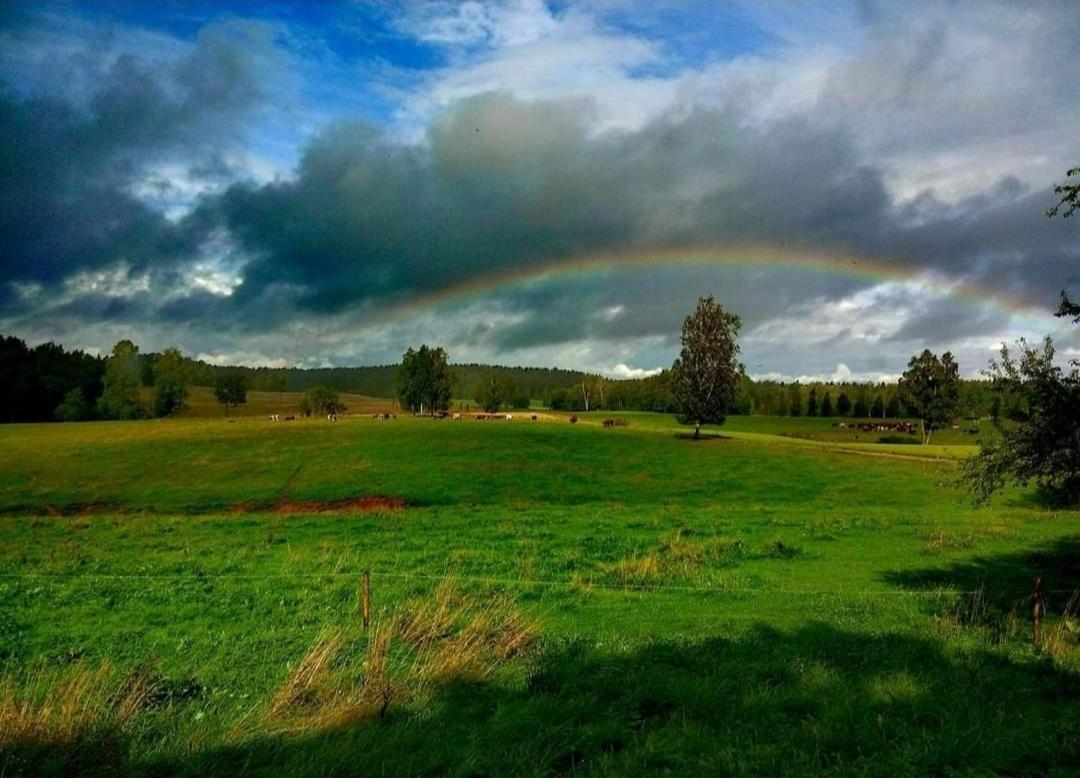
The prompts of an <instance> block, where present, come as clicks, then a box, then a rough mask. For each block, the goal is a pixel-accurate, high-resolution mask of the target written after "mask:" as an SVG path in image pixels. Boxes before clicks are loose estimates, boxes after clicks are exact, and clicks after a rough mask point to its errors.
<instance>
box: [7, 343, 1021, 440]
mask: <svg viewBox="0 0 1080 778" xmlns="http://www.w3.org/2000/svg"><path fill="white" fill-rule="evenodd" d="M159 359H161V355H160V354H156V353H139V354H137V360H138V365H139V372H140V380H141V383H142V385H143V386H145V387H150V386H153V385H154V377H155V373H154V366H155V364H156V363H157V362H158V360H159ZM182 359H183V366H184V368H185V370H186V373H187V379H188V382H189V383H190V385H192V386H207V387H213V386H215V384H216V383H217V382H218V380H219V378H220V377H221V376H222V375H227V374H229V375H237V374H238V375H243V376H244V377H245V378H246V381H247V388H248V389H249V390H251V391H266V392H303V391H306V390H308V389H311V388H313V387H320V386H321V387H330V388H333V389H336V390H338V391H340V392H349V393H355V394H363V395H369V396H372V397H386V398H393V397H396V396H397V392H398V370H399V366H398V365H376V366H366V367H327V368H298V367H288V368H273V367H243V366H222V365H212V364H209V363H207V362H204V361H201V360H195V359H191V358H189V357H183V358H182ZM106 363H107V359H106V358H105V357H98V356H93V355H91V354H87V353H85V352H83V351H79V350H73V351H67V350H65V349H64V348H63V347H62V346H60V345H58V344H55V343H52V342H49V343H43V344H41V345H38V346H34V347H29V346H27V345H26V343H25V342H24V341H22V340H20V339H19V338H16V337H10V336H9V337H3V336H0V402H2V403H3V406H2V408H0V421H3V422H42V421H56V420H62V421H76V420H83V419H95V418H107V417H108V414H107V413H104V412H102V411H101V410H100V409H99V408H98V404H99V403H98V401H99V399H100V397H101V395H102V389H103V380H104V376H105V369H106ZM450 370H451V372H452V374H453V380H454V397H455V398H459V399H463V400H466V401H468V400H469V399H473V398H475V397H476V396H477V395H478V389H479V387H480V386H481V384H482V382H484V381H486V380H490V379H491V377H492V376H493V375H494V376H496V377H498V378H499V379H500V380H505V381H508V382H512V384H513V387H514V390H515V393H516V395H518V396H521V397H528V398H529V399H530V400H532V401H535V402H539V403H542V404H543V405H545V406H546V407H548V408H551V409H552V410H566V411H574V412H580V411H585V410H612V411H651V412H655V413H676V412H678V403H677V402H676V400H675V397H674V394H673V393H672V391H671V387H670V373H669V371H666V370H665V371H663V372H661V373H659V374H657V375H654V376H648V377H645V378H636V379H610V378H603V377H601V376H598V375H594V374H588V373H584V372H581V371H577V370H564V369H560V368H545V367H507V366H501V365H495V366H492V365H481V364H474V363H470V364H458V365H451V366H450ZM76 390H77V392H76ZM1021 402H1022V401H1021V400H1019V399H1017V398H1016V397H1011V396H1008V395H1006V394H1004V393H1002V392H1000V391H998V390H997V389H996V388H995V387H994V385H993V384H992V383H991V382H990V381H986V380H961V381H960V402H959V411H958V415H957V418H972V419H974V418H982V417H987V416H992V417H998V416H1002V417H1007V418H1015V417H1020V416H1022V415H1023V413H1024V409H1023V408H1022V407H1021ZM732 413H733V414H736V415H766V416H836V417H846V418H901V417H907V416H910V415H911V414H910V413H909V411H908V409H907V408H905V407H904V405H903V402H902V399H901V395H900V391H899V387H898V386H897V385H896V384H895V383H892V384H887V383H878V384H875V383H858V382H814V383H806V384H800V383H798V382H795V383H785V382H782V381H753V380H751V379H750V378H748V377H745V376H744V377H743V378H742V380H741V382H740V388H739V392H738V395H737V398H736V401H735V404H734V407H733V408H732Z"/></svg>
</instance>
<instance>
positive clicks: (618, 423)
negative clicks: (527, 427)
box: [270, 411, 844, 427]
mask: <svg viewBox="0 0 1080 778" xmlns="http://www.w3.org/2000/svg"><path fill="white" fill-rule="evenodd" d="M466 415H469V414H466ZM471 415H472V416H473V418H475V419H476V420H477V421H513V420H514V414H512V413H474V414H471ZM326 418H327V421H337V420H338V418H339V417H338V415H337V414H336V413H330V414H327V416H326ZM371 418H372V419H375V420H377V421H391V420H393V419H396V418H397V414H396V413H390V412H389V411H386V412H383V413H373V414H371ZM432 418H434V419H436V420H437V419H452V420H453V421H461V419H462V418H463V415H462V414H461V413H458V412H454V413H450V412H448V411H440V412H437V413H434V414H432ZM539 419H540V417H539V416H538V415H537V414H535V413H534V414H531V415H530V416H529V420H530V421H539ZM282 420H284V421H295V420H296V416H295V415H294V414H291V413H290V414H289V415H288V416H284V417H283V416H281V414H278V413H272V414H270V421H282ZM577 421H578V417H577V416H571V417H570V423H571V424H577ZM603 425H604V426H605V427H629V426H630V422H629V421H628V420H626V419H604V421H603ZM841 427H844V425H841Z"/></svg>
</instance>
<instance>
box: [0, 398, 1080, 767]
mask: <svg viewBox="0 0 1080 778" xmlns="http://www.w3.org/2000/svg"><path fill="white" fill-rule="evenodd" d="M530 413H531V412H526V413H523V414H518V413H515V419H514V420H513V421H512V422H505V421H489V422H477V421H474V420H472V419H468V420H463V421H456V422H455V421H450V420H443V421H434V420H430V419H413V418H399V419H397V420H395V421H376V420H373V419H370V418H361V417H359V416H356V417H347V418H345V419H344V420H343V421H341V422H339V423H336V424H335V423H330V422H327V421H326V420H324V419H301V420H299V421H295V422H279V423H272V422H269V421H267V420H266V419H265V418H255V417H247V418H241V419H234V420H227V419H224V418H218V419H179V420H170V421H144V422H115V423H113V422H102V423H84V424H49V425H6V426H3V427H0V676H2V680H0V775H13V774H70V773H82V774H97V773H100V774H116V773H124V774H143V775H196V774H198V775H206V774H210V775H230V776H232V775H244V774H248V775H263V774H276V775H305V774H307V775H320V776H321V775H460V776H481V775H498V774H521V775H553V774H555V775H638V774H647V773H654V772H655V773H662V774H672V775H727V774H745V775H751V774H754V775H760V774H779V775H784V774H787V775H805V774H837V775H863V774H866V775H925V774H928V773H932V774H941V775H983V774H1002V775H1072V774H1075V769H1076V765H1077V764H1078V761H1080V647H1078V645H1077V632H1078V630H1080V619H1078V618H1077V617H1076V616H1075V615H1074V610H1075V608H1074V603H1072V602H1071V592H1072V591H1073V590H1075V589H1077V588H1078V587H1080V572H1078V566H1077V562H1078V559H1080V514H1078V513H1077V512H1075V511H1066V510H1059V509H1055V508H1053V507H1051V506H1048V505H1046V504H1044V503H1043V502H1042V501H1041V500H1040V499H1039V497H1038V495H1036V494H1035V493H1034V492H1031V491H1025V490H1013V491H1010V492H1007V493H1005V494H1003V495H1001V496H999V497H998V498H997V499H996V500H995V502H994V503H993V504H992V505H990V506H989V507H986V508H979V509H976V508H973V507H972V506H971V505H970V504H969V503H968V502H967V500H966V498H965V496H964V494H963V493H962V492H961V491H959V490H958V489H956V488H955V487H954V485H953V482H954V480H955V478H956V473H957V462H958V461H959V460H960V459H962V458H963V457H964V456H966V455H968V454H970V453H971V452H972V451H973V450H974V449H973V446H972V443H973V442H974V438H973V437H972V436H970V435H967V434H966V433H964V432H962V431H947V432H946V433H945V434H942V435H941V436H940V439H939V440H938V441H936V445H931V446H917V445H908V444H899V443H895V444H884V443H877V442H874V441H875V440H876V438H874V437H871V438H870V439H867V438H866V437H863V438H862V439H859V440H856V439H855V437H854V434H852V435H851V436H849V437H844V436H841V435H840V434H839V432H838V431H837V430H834V428H832V426H831V422H830V421H827V420H816V419H814V420H811V419H806V420H798V419H796V420H791V419H768V418H754V417H735V418H732V419H730V420H729V423H728V424H727V425H725V427H723V428H722V429H720V430H707V431H706V432H707V435H706V437H705V438H704V439H703V440H701V441H693V440H690V439H687V434H688V430H687V429H685V428H682V427H679V426H678V425H677V424H675V422H674V420H672V419H671V418H669V417H666V416H659V415H649V414H616V415H618V416H621V417H622V418H624V419H626V420H628V421H629V426H625V427H616V428H613V429H608V428H604V427H603V426H602V425H601V423H600V422H601V420H602V419H603V418H606V417H607V416H609V415H610V414H603V415H596V414H592V415H589V414H584V415H581V419H580V420H579V422H578V423H576V424H571V423H570V422H569V420H568V417H567V416H559V415H546V414H542V415H541V418H540V419H539V420H537V421H531V420H529V418H528V417H529V415H530ZM365 571H368V572H369V574H370V591H371V601H370V617H371V618H370V625H369V626H368V627H367V628H365V627H364V624H363V618H362V613H361V611H362V603H361V600H362V597H361V593H360V592H361V577H362V574H363V573H364V572H365ZM1034 576H1042V578H1043V580H1044V587H1045V589H1046V605H1047V613H1046V618H1045V619H1044V620H1043V623H1042V625H1041V631H1042V634H1041V635H1040V641H1039V642H1038V644H1035V643H1034V642H1033V640H1032V625H1031V623H1030V621H1029V618H1028V613H1029V595H1030V592H1031V586H1032V579H1033V577H1034Z"/></svg>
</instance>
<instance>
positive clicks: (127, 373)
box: [98, 340, 143, 419]
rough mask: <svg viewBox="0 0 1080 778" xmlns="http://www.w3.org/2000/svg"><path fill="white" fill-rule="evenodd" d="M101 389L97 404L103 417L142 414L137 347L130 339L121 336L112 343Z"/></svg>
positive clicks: (137, 416) (124, 417) (126, 417)
mask: <svg viewBox="0 0 1080 778" xmlns="http://www.w3.org/2000/svg"><path fill="white" fill-rule="evenodd" d="M103 380H104V389H103V390H102V393H101V399H100V400H98V407H99V408H100V409H101V415H102V416H104V417H105V418H107V419H137V418H139V417H140V416H142V415H143V407H142V403H141V402H140V400H139V387H140V386H141V385H142V365H141V363H140V362H139V347H138V346H136V345H135V344H134V343H132V342H131V341H130V340H121V341H120V342H119V343H117V344H116V345H115V346H113V350H112V354H111V355H110V356H109V358H108V360H107V361H106V362H105V377H104V379H103Z"/></svg>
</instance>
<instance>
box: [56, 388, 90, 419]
mask: <svg viewBox="0 0 1080 778" xmlns="http://www.w3.org/2000/svg"><path fill="white" fill-rule="evenodd" d="M53 415H54V416H56V420H57V421H83V420H84V419H88V418H90V404H89V403H88V402H86V398H85V397H84V396H83V391H82V389H80V388H79V387H75V388H74V389H72V390H71V391H70V392H68V393H67V394H65V395H64V400H63V402H61V403H60V404H59V405H57V406H56V411H55V413H54V414H53Z"/></svg>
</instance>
